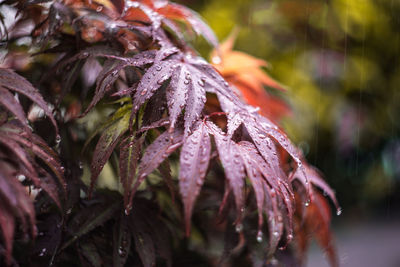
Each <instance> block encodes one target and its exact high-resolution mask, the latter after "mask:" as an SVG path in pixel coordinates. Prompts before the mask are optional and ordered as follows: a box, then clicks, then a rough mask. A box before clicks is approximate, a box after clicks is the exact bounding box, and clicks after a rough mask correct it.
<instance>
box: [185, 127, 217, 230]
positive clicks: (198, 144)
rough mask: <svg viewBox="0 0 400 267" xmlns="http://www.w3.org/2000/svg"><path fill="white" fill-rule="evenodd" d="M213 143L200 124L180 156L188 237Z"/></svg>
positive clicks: (186, 142)
mask: <svg viewBox="0 0 400 267" xmlns="http://www.w3.org/2000/svg"><path fill="white" fill-rule="evenodd" d="M210 152H211V142H210V136H209V134H208V132H207V130H206V129H205V125H204V123H202V122H200V123H199V125H198V127H197V129H196V130H195V131H193V134H191V135H189V136H188V137H187V138H186V139H185V140H184V143H183V146H182V151H181V154H180V160H179V161H180V172H179V188H180V193H181V195H182V199H183V204H184V207H185V225H186V235H187V236H189V233H190V218H191V216H192V211H193V206H194V203H195V201H196V198H197V196H198V195H199V193H200V189H201V187H202V185H203V183H204V178H205V176H206V171H207V167H208V162H209V160H210Z"/></svg>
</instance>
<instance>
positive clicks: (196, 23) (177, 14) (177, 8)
mask: <svg viewBox="0 0 400 267" xmlns="http://www.w3.org/2000/svg"><path fill="white" fill-rule="evenodd" d="M156 10H157V12H159V13H160V14H161V15H164V16H165V17H166V18H168V19H175V20H184V21H185V22H187V23H189V24H190V26H191V27H192V28H193V29H194V31H195V32H196V33H197V34H199V35H203V36H204V38H205V39H206V40H207V41H208V42H209V43H210V44H211V45H212V46H214V47H218V39H217V37H216V36H215V34H214V32H213V31H212V30H211V29H210V27H209V26H208V25H207V24H206V23H205V22H204V21H203V20H202V19H201V17H200V16H199V14H197V13H196V12H194V11H193V10H190V9H188V8H187V7H185V6H183V5H180V4H176V3H168V4H167V5H165V6H163V7H161V8H159V9H156Z"/></svg>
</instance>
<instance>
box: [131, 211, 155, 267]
mask: <svg viewBox="0 0 400 267" xmlns="http://www.w3.org/2000/svg"><path fill="white" fill-rule="evenodd" d="M138 215H139V214H138ZM142 218H143V217H142V216H140V215H139V216H135V214H134V213H133V214H132V215H131V224H130V225H129V226H130V227H131V232H132V236H133V240H134V242H135V247H136V252H137V253H138V254H139V257H140V260H141V261H142V264H143V266H144V267H152V266H155V263H156V252H155V244H154V240H153V236H152V234H151V232H152V229H151V227H150V226H149V225H148V224H146V222H145V220H142Z"/></svg>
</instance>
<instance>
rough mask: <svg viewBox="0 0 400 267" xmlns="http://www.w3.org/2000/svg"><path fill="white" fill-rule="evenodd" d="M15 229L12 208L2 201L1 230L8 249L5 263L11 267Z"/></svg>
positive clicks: (0, 211)
mask: <svg viewBox="0 0 400 267" xmlns="http://www.w3.org/2000/svg"><path fill="white" fill-rule="evenodd" d="M0 179H1V178H0ZM14 228H15V219H14V215H13V213H12V211H11V209H10V207H9V206H8V205H7V204H6V203H5V202H4V201H0V229H1V233H2V236H3V242H4V246H5V249H6V254H5V258H6V260H5V262H6V265H7V266H11V258H12V248H13V246H12V244H13V239H14Z"/></svg>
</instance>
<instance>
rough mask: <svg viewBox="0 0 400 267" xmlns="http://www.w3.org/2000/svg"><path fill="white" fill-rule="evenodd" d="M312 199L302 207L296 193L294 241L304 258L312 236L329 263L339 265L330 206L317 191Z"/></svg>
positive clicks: (301, 202)
mask: <svg viewBox="0 0 400 267" xmlns="http://www.w3.org/2000/svg"><path fill="white" fill-rule="evenodd" d="M314 194H315V198H314V201H313V202H311V203H310V205H309V206H308V207H306V208H305V207H304V205H303V203H304V201H303V199H302V197H301V195H300V193H296V204H297V207H296V216H295V225H294V232H295V235H294V236H295V241H296V243H297V245H298V249H299V254H300V258H301V259H305V258H306V252H307V251H306V250H307V248H308V246H309V244H310V241H311V238H310V237H311V236H312V237H314V238H315V239H316V240H317V242H318V244H319V245H320V246H321V247H322V249H323V250H324V251H325V252H326V254H327V257H328V260H329V262H330V265H331V266H332V267H336V266H339V262H338V255H337V252H336V249H335V242H334V240H333V234H332V232H331V230H330V227H329V224H330V219H331V217H330V208H329V204H328V202H327V200H326V199H325V198H324V197H323V196H322V195H321V194H320V193H319V192H317V191H315V192H314Z"/></svg>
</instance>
